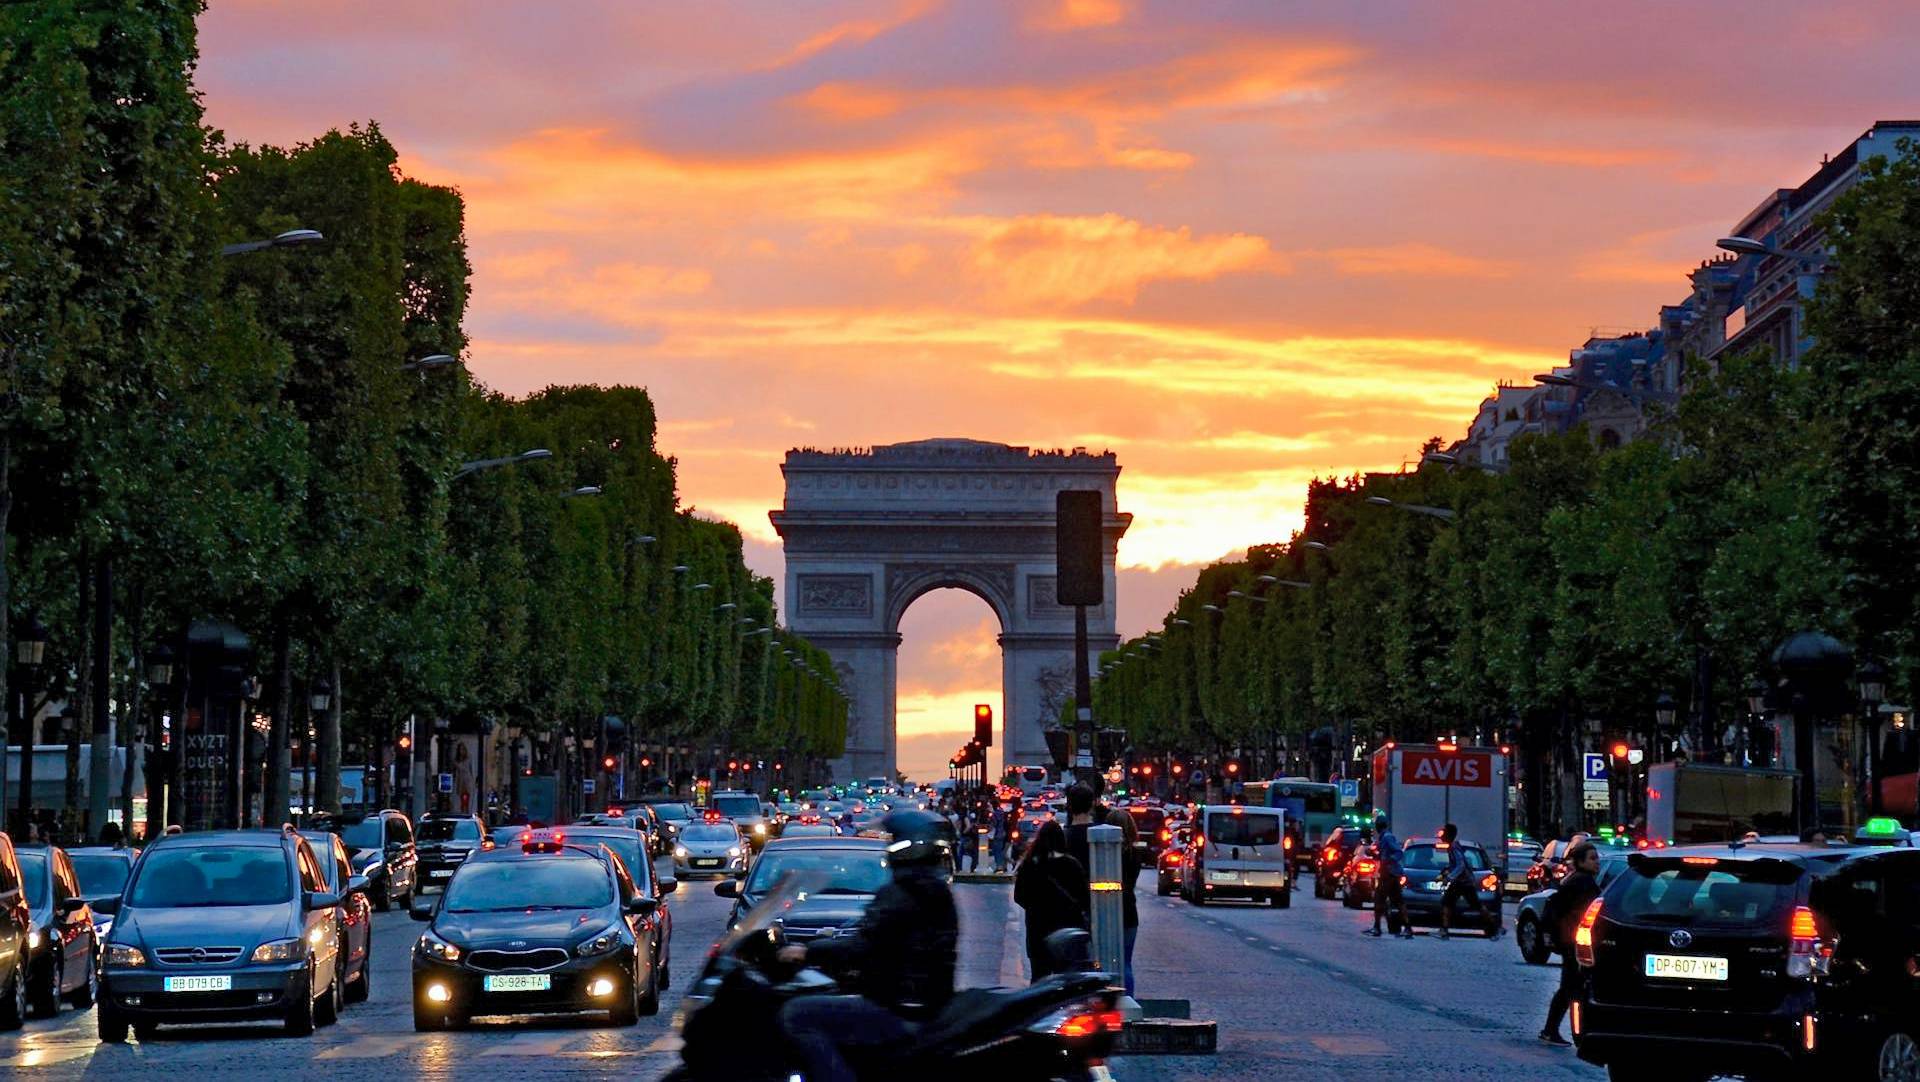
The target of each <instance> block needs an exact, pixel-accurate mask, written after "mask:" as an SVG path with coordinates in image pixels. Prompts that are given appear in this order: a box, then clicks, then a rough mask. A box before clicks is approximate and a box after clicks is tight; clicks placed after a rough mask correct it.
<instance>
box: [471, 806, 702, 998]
mask: <svg viewBox="0 0 1920 1082" xmlns="http://www.w3.org/2000/svg"><path fill="white" fill-rule="evenodd" d="M563 834H564V835H565V837H566V840H567V841H569V842H573V843H576V844H579V845H587V846H591V845H604V846H606V847H607V848H608V849H610V850H612V852H613V855H614V856H615V857H616V858H618V859H619V861H620V863H621V865H622V866H624V867H625V868H626V870H627V875H628V876H630V877H631V878H632V879H633V886H634V889H635V890H637V891H639V892H640V893H641V894H642V895H644V896H646V897H648V898H657V899H659V901H660V907H659V908H658V909H656V910H654V912H653V915H652V916H650V917H648V918H647V919H646V920H645V921H644V922H643V923H644V924H645V926H646V931H647V936H648V938H649V939H650V940H651V941H652V945H653V950H652V952H651V957H652V961H653V970H654V973H653V981H654V984H655V986H656V987H657V988H665V987H667V986H668V985H669V984H670V983H671V982H672V971H671V968H670V967H671V965H672V962H673V958H672V948H673V910H672V907H670V906H669V905H668V904H667V896H668V895H670V894H672V893H673V892H674V891H676V890H678V889H680V883H679V881H678V880H676V879H674V877H673V876H672V875H671V874H668V875H661V874H660V870H659V865H658V864H656V863H654V860H653V855H652V854H651V853H649V852H647V842H648V840H649V839H648V837H647V835H646V834H644V833H643V832H641V831H638V830H634V829H631V828H628V827H613V826H586V827H578V826H575V827H568V828H567V829H566V830H565V831H563ZM496 841H497V839H496Z"/></svg>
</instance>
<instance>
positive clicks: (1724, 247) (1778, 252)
mask: <svg viewBox="0 0 1920 1082" xmlns="http://www.w3.org/2000/svg"><path fill="white" fill-rule="evenodd" d="M1713 245H1714V247H1716V248H1719V249H1720V250H1721V251H1725V252H1732V253H1733V254H1735V255H1770V256H1774V257H1775V258H1778V259H1795V260H1799V261H1800V262H1802V263H1805V264H1806V265H1807V266H1808V267H1810V268H1814V269H1818V268H1820V267H1824V266H1826V265H1827V263H1828V259H1827V253H1825V252H1795V251H1790V250H1788V249H1786V248H1776V247H1774V246H1773V245H1771V244H1768V243H1767V242H1766V241H1763V240H1755V239H1753V238H1752V237H1721V238H1720V239H1719V240H1716V241H1714V242H1713Z"/></svg>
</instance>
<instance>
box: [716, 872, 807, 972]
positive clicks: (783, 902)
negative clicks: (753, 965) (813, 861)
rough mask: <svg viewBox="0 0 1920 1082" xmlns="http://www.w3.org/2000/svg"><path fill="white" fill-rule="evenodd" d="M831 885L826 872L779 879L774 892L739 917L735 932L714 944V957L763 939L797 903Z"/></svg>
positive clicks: (731, 952) (769, 892)
mask: <svg viewBox="0 0 1920 1082" xmlns="http://www.w3.org/2000/svg"><path fill="white" fill-rule="evenodd" d="M829 884H830V879H829V877H828V876H827V874H826V873H824V872H817V871H806V870H800V871H793V872H789V873H787V874H786V875H784V876H782V877H781V878H780V881H779V882H778V883H776V884H774V887H773V889H772V890H770V891H768V892H767V894H766V896H765V897H763V898H761V899H760V900H759V902H758V903H756V904H755V905H754V907H753V908H752V909H749V910H747V911H746V912H745V913H742V914H741V915H740V920H739V922H738V923H736V924H735V925H734V926H733V928H732V930H730V931H728V932H727V934H726V935H725V936H722V937H721V939H720V942H718V943H716V944H714V948H713V949H714V953H715V954H736V953H738V952H739V949H740V944H741V943H743V942H744V941H746V940H747V939H748V938H749V937H751V936H763V935H766V934H767V931H768V929H770V928H772V927H773V923H774V921H777V920H779V919H780V918H781V917H782V916H784V915H785V914H786V912H787V911H788V910H789V909H792V908H793V905H794V903H795V902H801V901H805V900H806V897H807V894H808V893H809V892H811V891H815V890H820V889H823V888H825V887H827V886H828V885H829Z"/></svg>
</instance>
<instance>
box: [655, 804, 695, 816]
mask: <svg viewBox="0 0 1920 1082" xmlns="http://www.w3.org/2000/svg"><path fill="white" fill-rule="evenodd" d="M653 814H655V815H657V816H659V817H660V818H662V819H672V820H684V819H691V818H693V808H691V807H689V806H688V805H686V804H655V805H654V806H653Z"/></svg>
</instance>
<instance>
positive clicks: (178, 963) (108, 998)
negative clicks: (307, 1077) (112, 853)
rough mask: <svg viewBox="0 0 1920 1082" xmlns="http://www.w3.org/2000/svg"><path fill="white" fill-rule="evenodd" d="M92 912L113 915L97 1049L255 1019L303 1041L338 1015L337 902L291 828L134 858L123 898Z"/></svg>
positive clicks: (358, 886)
mask: <svg viewBox="0 0 1920 1082" xmlns="http://www.w3.org/2000/svg"><path fill="white" fill-rule="evenodd" d="M365 888H366V880H365V879H362V878H361V877H359V876H355V877H353V878H352V879H349V880H348V881H347V889H348V890H349V891H353V890H364V889H365ZM99 904H100V907H101V908H104V909H107V910H108V912H110V913H112V914H113V915H114V922H113V933H112V934H111V935H110V936H108V937H107V942H106V945H105V946H104V947H103V948H102V949H101V958H100V1001H99V1005H98V1007H97V1009H96V1010H95V1012H94V1013H95V1015H96V1016H97V1018H98V1021H99V1024H100V1039H101V1040H103V1041H109V1042H119V1041H124V1040H126V1039H127V1031H128V1029H129V1028H131V1029H132V1030H133V1032H134V1033H135V1034H136V1035H138V1036H139V1037H140V1039H141V1040H145V1039H146V1038H147V1037H148V1036H150V1035H151V1034H152V1033H153V1030H154V1028H155V1027H156V1026H158V1025H163V1024H171V1023H186V1022H237V1021H252V1020H262V1019H275V1020H278V1021H279V1022H280V1023H281V1024H282V1025H284V1026H285V1027H286V1031H287V1033H288V1035H290V1036H296V1037H306V1036H311V1035H312V1033H313V1030H314V1026H315V1025H329V1024H331V1023H332V1022H333V1021H334V1020H335V1019H336V1018H337V1017H338V1015H339V1008H340V1003H341V1001H342V999H343V997H344V989H343V987H342V985H341V978H342V976H343V975H344V973H343V967H342V965H341V952H340V940H339V936H338V935H337V934H336V926H335V920H336V914H335V910H336V909H338V907H339V905H340V895H338V894H335V893H333V892H332V891H329V890H328V889H327V881H326V875H325V873H323V872H322V871H321V870H320V862H319V861H318V860H317V859H315V857H314V854H313V847H312V846H310V845H308V844H307V841H306V839H305V838H302V837H301V836H300V835H298V834H296V833H294V832H293V831H292V830H217V831H207V832H204V833H197V834H171V835H167V836H165V837H162V838H161V839H160V840H158V841H156V842H154V843H153V844H152V845H149V846H148V847H147V848H146V850H145V851H144V852H142V853H141V854H140V861H139V863H137V864H135V865H134V868H133V878H131V879H129V880H128V881H127V892H126V894H124V895H123V896H121V897H120V898H119V899H112V900H107V901H102V902H101V903H99Z"/></svg>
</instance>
